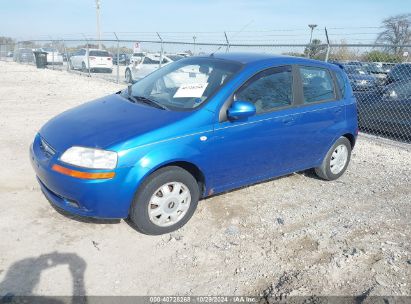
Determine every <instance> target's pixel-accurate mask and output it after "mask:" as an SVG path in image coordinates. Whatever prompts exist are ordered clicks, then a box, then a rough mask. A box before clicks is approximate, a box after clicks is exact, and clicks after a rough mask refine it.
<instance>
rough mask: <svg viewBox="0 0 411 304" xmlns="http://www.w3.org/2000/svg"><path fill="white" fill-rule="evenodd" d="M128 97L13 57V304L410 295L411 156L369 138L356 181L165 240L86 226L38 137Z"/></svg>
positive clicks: (312, 181)
mask: <svg viewBox="0 0 411 304" xmlns="http://www.w3.org/2000/svg"><path fill="white" fill-rule="evenodd" d="M119 88H121V86H118V85H116V84H114V83H112V82H107V81H104V80H99V79H91V78H87V77H84V76H80V75H76V74H68V73H67V72H59V71H51V70H37V69H35V68H34V67H33V66H23V65H19V64H16V63H5V62H0V113H1V119H0V127H1V128H0V162H1V163H2V164H3V165H2V170H1V172H0V239H1V242H0V295H4V294H7V293H11V294H15V295H29V294H41V295H71V294H87V295H147V294H149V295H163V294H168V295H176V294H178V295H208V294H212V295H244V294H248V295H257V294H262V293H263V292H264V291H265V292H266V293H269V294H271V295H281V294H282V295H312V294H317V295H362V294H365V295H411V244H410V240H411V147H410V146H409V145H408V146H407V145H401V144H398V145H395V144H393V143H390V142H389V141H387V142H383V141H379V140H375V139H374V138H370V137H367V136H360V138H359V140H358V144H357V146H356V148H355V150H354V153H353V157H352V162H351V165H350V167H349V168H348V171H347V173H346V174H345V175H344V176H343V177H342V178H341V179H340V180H338V181H335V182H325V181H321V180H319V179H316V178H315V177H313V176H312V175H310V174H309V173H298V174H292V175H290V176H287V177H283V178H279V179H276V180H273V181H269V182H266V183H261V184H258V185H255V186H252V187H248V188H243V189H240V190H237V191H232V192H230V193H226V194H224V195H219V196H215V197H212V198H209V199H207V200H204V201H202V202H201V203H200V205H199V208H198V210H197V212H196V213H195V215H194V217H193V218H192V220H191V221H190V222H189V223H188V224H187V225H186V226H185V227H184V228H183V229H181V230H179V231H178V232H176V233H172V234H169V235H164V236H157V237H153V236H145V235H142V234H139V233H137V232H136V231H134V230H133V229H132V228H131V227H130V226H129V225H128V224H127V223H126V222H124V221H120V222H80V221H77V220H74V219H70V218H68V217H65V216H63V215H61V214H59V213H57V212H56V211H55V210H54V209H53V208H52V207H51V206H50V205H49V203H48V202H47V200H46V199H45V198H44V197H43V195H42V193H41V191H40V189H39V186H38V185H37V182H36V180H35V177H34V173H33V170H32V169H31V167H30V163H29V159H28V148H29V145H30V143H31V140H32V139H33V136H34V134H35V133H36V131H37V130H38V129H39V127H40V126H41V125H42V124H43V123H45V122H46V121H47V120H48V119H49V118H51V117H53V116H54V115H56V114H58V113H60V112H62V111H63V110H65V109H68V108H71V107H73V106H75V105H78V104H81V103H83V102H86V101H88V100H91V99H93V98H97V97H100V96H103V95H106V94H108V93H110V92H113V91H115V90H117V89H119Z"/></svg>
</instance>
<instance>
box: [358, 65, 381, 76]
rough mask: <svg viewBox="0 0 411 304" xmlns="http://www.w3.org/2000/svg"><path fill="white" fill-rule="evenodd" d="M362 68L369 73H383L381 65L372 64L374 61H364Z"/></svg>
mask: <svg viewBox="0 0 411 304" xmlns="http://www.w3.org/2000/svg"><path fill="white" fill-rule="evenodd" d="M363 68H364V69H365V70H366V71H368V72H369V73H376V74H378V73H384V70H383V69H382V67H380V66H378V65H376V64H374V63H366V64H364V65H363Z"/></svg>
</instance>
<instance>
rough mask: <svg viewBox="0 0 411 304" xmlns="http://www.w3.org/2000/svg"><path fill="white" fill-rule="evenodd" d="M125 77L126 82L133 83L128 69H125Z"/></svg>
mask: <svg viewBox="0 0 411 304" xmlns="http://www.w3.org/2000/svg"><path fill="white" fill-rule="evenodd" d="M124 76H125V79H126V82H127V83H133V75H132V74H131V71H130V69H126V73H125V75H124Z"/></svg>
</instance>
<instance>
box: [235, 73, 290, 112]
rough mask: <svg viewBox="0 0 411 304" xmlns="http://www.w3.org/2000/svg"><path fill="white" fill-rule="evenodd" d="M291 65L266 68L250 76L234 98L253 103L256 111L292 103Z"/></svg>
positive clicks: (271, 109)
mask: <svg viewBox="0 0 411 304" xmlns="http://www.w3.org/2000/svg"><path fill="white" fill-rule="evenodd" d="M292 87H293V75H292V69H291V66H283V67H278V68H273V69H268V70H265V71H262V72H260V73H258V74H257V75H255V76H253V77H252V78H250V79H249V80H248V81H247V82H246V83H245V84H244V85H243V86H242V87H241V88H240V89H239V90H238V91H237V93H236V94H235V99H236V100H242V101H248V102H251V103H253V104H254V105H255V108H256V113H257V114H261V113H266V112H271V111H273V110H275V109H276V108H282V107H285V106H289V105H291V104H292V103H293V90H292Z"/></svg>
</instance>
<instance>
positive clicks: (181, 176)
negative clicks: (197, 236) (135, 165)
mask: <svg viewBox="0 0 411 304" xmlns="http://www.w3.org/2000/svg"><path fill="white" fill-rule="evenodd" d="M199 197H200V192H199V186H198V183H197V181H196V180H195V178H194V177H193V176H192V175H191V174H190V173H189V172H187V171H186V170H184V169H182V168H180V167H175V166H170V167H165V168H162V169H159V170H158V171H156V172H154V173H153V174H152V175H150V176H149V177H148V178H147V179H146V180H145V181H144V182H143V183H142V184H141V186H140V188H139V190H138V191H137V193H136V196H135V198H134V201H133V203H132V206H131V210H130V215H129V219H130V220H131V222H132V223H133V224H134V226H135V227H136V228H137V230H139V231H140V232H142V233H145V234H151V235H159V234H164V233H169V232H171V231H174V230H177V229H179V228H181V227H182V226H184V225H185V224H186V223H187V222H188V220H189V219H190V218H191V216H192V215H193V213H194V211H195V209H196V208H197V204H198V200H199Z"/></svg>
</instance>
